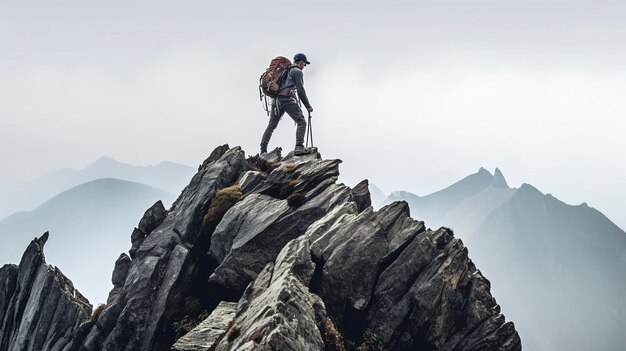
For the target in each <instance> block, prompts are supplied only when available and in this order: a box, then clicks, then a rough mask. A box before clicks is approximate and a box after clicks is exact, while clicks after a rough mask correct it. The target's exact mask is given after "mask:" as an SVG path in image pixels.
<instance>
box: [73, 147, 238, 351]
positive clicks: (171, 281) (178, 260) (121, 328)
mask: <svg viewBox="0 0 626 351" xmlns="http://www.w3.org/2000/svg"><path fill="white" fill-rule="evenodd" d="M216 155H220V156H219V157H218V156H216ZM207 160H210V162H205V163H204V164H203V165H202V166H201V167H200V171H199V172H198V173H197V174H196V175H195V176H194V177H193V178H192V180H191V182H190V184H189V185H188V186H187V187H186V188H185V189H184V190H183V192H182V194H181V196H180V197H179V198H178V199H177V200H176V203H175V204H174V205H173V206H172V208H171V209H170V211H169V212H168V213H167V216H166V218H165V219H164V220H163V221H162V223H161V224H160V225H159V226H158V227H156V228H155V229H154V230H153V231H152V232H151V233H150V235H148V236H147V237H146V238H145V239H144V240H143V242H142V244H141V246H140V247H139V249H138V250H137V254H136V257H135V258H134V259H133V260H132V262H131V266H130V268H129V269H128V273H127V276H126V279H125V282H124V285H123V287H122V288H121V289H120V291H119V293H118V298H117V300H116V304H115V306H110V307H109V306H108V307H107V309H105V311H104V312H103V314H102V315H101V316H103V315H104V316H107V319H108V320H114V321H115V323H114V327H113V328H112V329H111V330H99V329H98V328H93V329H92V332H90V336H88V338H86V339H85V340H86V341H85V343H84V344H83V347H84V349H86V350H149V349H152V348H155V347H164V345H168V344H169V345H172V344H173V342H174V340H171V339H168V338H166V336H164V334H162V333H159V328H160V325H161V323H163V321H171V320H173V319H174V318H176V316H170V315H167V314H166V312H167V311H166V307H167V306H176V305H179V304H180V305H182V304H183V303H184V301H183V298H184V297H185V291H186V289H188V286H189V284H191V283H193V282H192V281H188V280H187V279H188V278H187V277H188V276H189V275H190V274H192V273H193V272H194V271H196V270H197V269H198V268H197V266H196V265H197V262H198V261H197V259H196V258H195V256H193V255H192V252H195V251H192V250H191V249H192V248H194V246H195V245H196V244H197V243H199V242H201V241H202V240H204V239H203V238H201V234H202V231H201V225H202V217H203V216H204V214H205V213H206V211H207V209H208V208H209V206H210V204H211V201H212V199H213V196H214V195H215V193H216V192H217V191H218V190H219V189H222V188H224V187H227V186H230V185H232V184H233V183H234V182H236V180H237V179H238V178H239V177H240V175H241V173H242V172H243V171H244V166H245V159H244V153H243V151H242V150H241V149H240V148H232V149H228V150H226V151H224V150H223V147H220V148H218V149H216V151H214V152H213V153H212V156H210V157H209V158H208V159H207ZM196 254H197V253H196ZM113 308H114V310H113ZM109 309H112V311H111V313H108V311H107V310H109ZM176 311H177V310H176V309H171V312H170V313H176ZM105 312H107V313H105ZM98 321H100V320H98ZM165 323H168V322H165ZM169 323H171V322H169ZM166 325H167V324H166ZM94 330H95V331H94ZM94 333H95V335H94ZM164 337H165V339H163V338H164Z"/></svg>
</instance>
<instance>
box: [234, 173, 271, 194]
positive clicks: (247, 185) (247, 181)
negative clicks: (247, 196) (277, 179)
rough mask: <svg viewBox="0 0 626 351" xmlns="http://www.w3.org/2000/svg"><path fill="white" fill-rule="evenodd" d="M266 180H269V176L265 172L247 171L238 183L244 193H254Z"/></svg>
mask: <svg viewBox="0 0 626 351" xmlns="http://www.w3.org/2000/svg"><path fill="white" fill-rule="evenodd" d="M265 179H267V174H265V173H263V172H259V171H247V172H246V173H244V174H243V175H242V176H241V178H240V179H239V181H238V182H237V183H238V184H239V187H240V188H241V191H242V192H243V193H252V192H253V191H254V190H256V189H257V188H258V187H260V186H261V185H262V184H263V181H265Z"/></svg>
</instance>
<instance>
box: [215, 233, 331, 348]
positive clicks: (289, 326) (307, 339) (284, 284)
mask: <svg viewBox="0 0 626 351" xmlns="http://www.w3.org/2000/svg"><path fill="white" fill-rule="evenodd" d="M309 252H310V250H309V240H308V238H307V237H306V236H301V237H300V238H298V239H296V240H293V241H291V242H290V243H288V244H287V245H286V246H285V247H284V248H283V250H282V251H281V252H280V253H279V255H278V256H277V258H276V261H275V262H273V263H269V264H268V265H267V266H266V267H265V268H264V269H263V270H262V271H261V273H260V274H259V276H258V277H257V279H256V280H255V281H254V282H252V283H251V284H250V285H249V286H248V288H247V289H246V291H245V292H244V294H243V296H242V297H241V299H240V300H239V304H238V306H237V314H236V318H235V320H234V322H233V324H232V326H231V328H230V330H229V331H228V332H227V336H226V337H225V338H222V339H221V341H220V342H219V344H218V345H217V348H216V350H218V351H226V350H295V351H312V350H320V351H321V350H324V342H323V340H322V336H321V334H320V332H319V330H318V325H319V324H321V323H322V322H323V320H324V319H325V317H326V315H325V309H324V303H323V302H322V300H321V299H320V298H319V297H318V296H317V295H315V294H312V293H310V292H309V289H308V285H309V284H310V281H311V279H312V277H313V273H314V270H315V265H314V264H313V262H312V261H311V255H310V253H309Z"/></svg>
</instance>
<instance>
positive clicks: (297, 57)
mask: <svg viewBox="0 0 626 351" xmlns="http://www.w3.org/2000/svg"><path fill="white" fill-rule="evenodd" d="M298 61H304V63H306V64H307V65H310V64H311V62H309V61H308V60H307V59H306V55H305V54H303V53H299V54H296V55H295V56H294V57H293V62H298Z"/></svg>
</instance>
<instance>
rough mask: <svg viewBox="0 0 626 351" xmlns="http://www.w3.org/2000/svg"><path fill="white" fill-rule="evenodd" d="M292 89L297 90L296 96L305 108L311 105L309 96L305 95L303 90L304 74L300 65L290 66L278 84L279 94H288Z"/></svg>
mask: <svg viewBox="0 0 626 351" xmlns="http://www.w3.org/2000/svg"><path fill="white" fill-rule="evenodd" d="M292 91H297V92H298V97H299V98H300V101H302V103H303V104H304V106H305V107H306V108H309V107H311V104H310V103H309V98H308V97H307V96H306V91H305V90H304V74H303V72H302V70H301V69H300V67H297V66H291V67H290V68H289V72H288V73H287V77H286V79H285V80H284V81H283V84H281V86H280V93H279V95H283V96H284V95H289V93H290V92H292Z"/></svg>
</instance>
